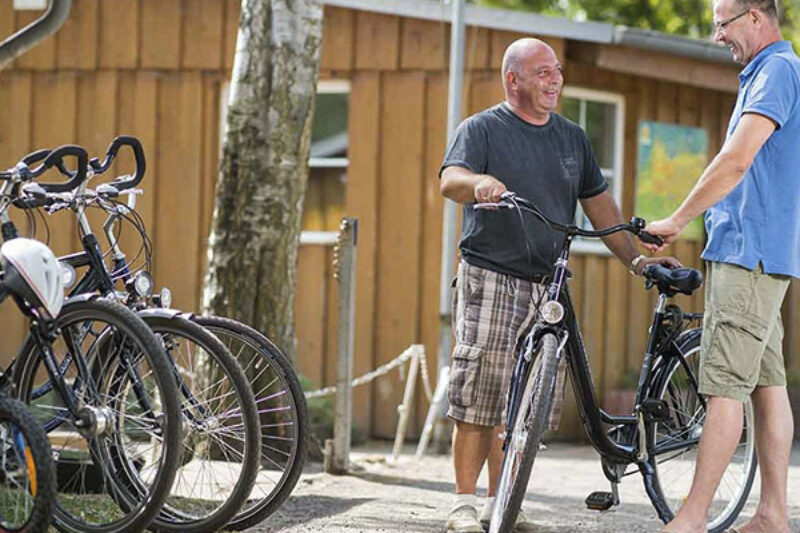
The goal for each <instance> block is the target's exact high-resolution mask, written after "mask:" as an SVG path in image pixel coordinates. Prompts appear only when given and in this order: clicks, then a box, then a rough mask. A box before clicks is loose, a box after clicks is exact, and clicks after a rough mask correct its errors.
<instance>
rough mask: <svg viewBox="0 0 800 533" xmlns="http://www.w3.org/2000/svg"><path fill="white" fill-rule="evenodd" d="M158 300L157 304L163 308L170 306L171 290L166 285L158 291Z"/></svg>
mask: <svg viewBox="0 0 800 533" xmlns="http://www.w3.org/2000/svg"><path fill="white" fill-rule="evenodd" d="M158 300H159V304H160V305H161V307H163V308H164V309H168V308H170V307H172V291H170V290H169V289H168V288H166V287H164V288H162V289H161V291H160V292H159V293H158Z"/></svg>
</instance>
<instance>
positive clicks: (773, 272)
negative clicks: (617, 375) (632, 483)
mask: <svg viewBox="0 0 800 533" xmlns="http://www.w3.org/2000/svg"><path fill="white" fill-rule="evenodd" d="M714 26H715V29H716V31H715V40H716V41H718V42H721V43H723V44H725V45H726V46H728V48H730V50H731V52H732V53H733V58H734V60H735V61H736V62H738V63H741V64H742V65H745V67H744V69H743V70H742V72H741V74H740V75H739V79H740V81H741V83H740V86H739V95H738V99H737V102H736V108H735V110H734V112H733V115H732V116H731V120H730V124H729V127H728V135H727V139H726V141H725V145H724V146H723V147H722V150H721V151H720V153H719V154H718V155H717V156H716V157H715V158H714V160H713V161H712V162H711V164H710V165H709V166H708V168H707V169H706V170H705V172H704V173H703V175H702V176H701V177H700V180H699V181H698V182H697V184H696V185H695V187H694V189H693V190H692V192H691V193H690V194H689V196H688V197H687V198H686V200H685V201H684V202H683V204H682V205H681V206H680V207H679V208H678V209H677V210H676V211H675V212H674V213H673V214H672V215H671V216H670V217H669V218H666V219H664V220H659V221H657V222H653V223H652V224H650V225H649V226H648V227H647V228H646V229H647V231H649V232H650V233H654V234H656V235H661V236H662V237H663V238H664V239H665V242H666V243H671V242H674V241H675V239H676V238H677V237H678V235H679V234H680V232H681V231H682V230H683V228H684V227H685V226H686V224H687V223H688V222H689V221H691V220H693V219H694V218H695V217H697V216H698V215H700V214H701V213H703V212H704V211H706V215H705V223H706V231H707V232H708V244H707V246H706V249H705V250H704V252H703V259H705V260H706V261H707V262H708V263H707V283H706V293H705V295H706V302H705V319H704V324H703V341H702V350H701V362H700V392H701V393H703V394H705V395H707V396H708V397H709V398H708V410H707V417H706V421H705V425H704V427H703V433H702V437H701V439H700V446H699V451H698V459H697V465H696V470H695V475H694V480H693V482H692V488H691V490H690V492H689V495H688V499H687V500H686V502H685V503H684V505H683V507H682V508H681V509H680V511H679V512H678V515H677V516H676V517H675V519H674V520H673V521H672V522H670V523H669V524H668V525H667V526H666V528H665V529H664V531H667V532H668V531H674V532H683V533H695V532H697V533H700V532H703V533H705V532H706V531H707V526H706V519H707V518H706V517H707V513H708V509H709V507H710V505H711V502H712V499H713V497H714V494H715V491H716V490H717V486H718V485H719V483H720V479H721V477H722V475H723V473H724V472H725V469H726V468H727V467H728V464H729V462H730V459H731V457H732V455H733V453H734V450H735V448H736V446H737V444H738V442H739V438H740V435H741V431H742V402H744V401H746V400H747V398H748V397H750V398H752V400H753V406H754V408H755V416H756V448H757V452H758V459H759V464H760V467H761V476H762V485H761V499H760V502H759V505H758V508H757V509H756V512H755V515H754V516H753V518H752V519H751V520H750V521H749V522H748V523H747V524H745V525H743V526H741V527H739V528H737V529H732V530H731V531H737V532H739V533H762V532H771V533H773V532H774V533H789V523H788V509H787V502H786V498H787V495H786V484H787V472H788V465H789V453H790V451H791V443H792V433H793V421H792V412H791V409H790V407H789V400H788V396H787V393H786V376H785V370H784V363H783V354H782V352H781V341H782V338H783V326H782V324H781V315H780V308H781V303H782V302H783V298H784V295H785V294H786V289H787V287H788V285H789V280H790V278H792V277H800V58H798V57H797V55H796V54H795V53H794V51H793V50H792V46H791V44H790V43H789V42H787V41H783V40H782V37H781V32H780V27H779V23H778V11H777V5H776V0H715V1H714ZM651 248H652V247H651Z"/></svg>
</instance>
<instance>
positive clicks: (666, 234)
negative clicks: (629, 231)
mask: <svg viewBox="0 0 800 533" xmlns="http://www.w3.org/2000/svg"><path fill="white" fill-rule="evenodd" d="M644 231H646V232H647V233H649V234H651V235H658V236H659V237H661V238H662V239H664V244H662V245H661V246H656V245H655V244H647V243H642V245H643V246H644V247H645V248H647V249H648V250H650V251H651V252H660V251H661V250H663V249H664V248H666V247H667V245H669V244H672V243H673V242H675V241H676V240H677V238H678V235H680V234H681V232H682V231H683V226H682V225H680V224H678V223H677V222H675V220H674V219H673V218H672V217H669V218H665V219H663V220H656V221H655V222H651V223H649V224H648V225H647V226H646V227H645V228H644ZM676 268H677V267H676Z"/></svg>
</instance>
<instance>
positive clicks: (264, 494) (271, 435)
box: [193, 316, 308, 530]
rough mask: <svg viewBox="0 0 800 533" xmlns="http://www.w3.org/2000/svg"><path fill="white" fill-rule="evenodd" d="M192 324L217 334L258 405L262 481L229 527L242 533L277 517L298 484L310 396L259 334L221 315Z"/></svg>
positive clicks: (288, 364) (287, 363)
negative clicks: (278, 510) (307, 397)
mask: <svg viewBox="0 0 800 533" xmlns="http://www.w3.org/2000/svg"><path fill="white" fill-rule="evenodd" d="M193 320H194V321H195V322H197V323H198V324H200V325H202V326H203V327H204V328H206V329H208V330H209V331H211V332H212V333H213V334H214V335H216V336H217V338H219V339H220V341H222V343H223V344H224V345H225V347H226V348H228V349H229V350H230V351H231V353H232V354H233V355H234V357H235V358H236V359H237V360H238V361H239V363H240V364H241V365H242V368H243V369H244V372H245V374H246V375H247V379H248V380H249V381H250V384H251V386H252V388H253V395H254V396H255V401H256V405H257V406H258V412H259V422H260V424H261V460H260V465H259V468H258V479H257V481H256V484H255V486H254V487H253V491H252V492H251V494H250V498H249V499H248V501H247V503H246V504H245V505H244V506H243V507H242V509H241V510H240V511H239V512H238V514H237V515H236V516H235V517H234V518H233V519H232V520H231V521H230V522H229V523H228V525H227V529H232V530H242V529H246V528H248V527H250V526H253V525H255V524H258V523H259V522H262V521H263V520H264V519H266V518H267V517H268V516H270V515H271V514H272V513H274V512H275V511H276V510H277V509H278V508H279V507H280V506H281V504H282V503H283V502H284V501H285V500H286V498H288V497H289V495H290V494H291V492H292V490H293V489H294V487H295V485H296V484H297V480H298V479H299V477H300V473H301V472H302V470H303V465H304V463H305V458H306V451H307V447H308V441H307V440H306V439H307V435H308V429H307V428H308V414H307V410H306V401H305V396H304V394H303V389H302V387H301V386H300V381H299V380H298V379H297V374H296V373H295V370H294V367H293V366H292V364H291V362H290V361H289V360H288V359H287V357H286V356H285V355H284V354H283V353H282V352H281V351H280V350H279V349H278V348H277V347H276V346H275V345H274V344H273V343H272V342H271V341H270V340H269V339H268V338H267V337H265V336H264V335H262V334H261V333H260V332H258V331H257V330H255V329H253V328H251V327H249V326H247V325H245V324H242V323H241V322H237V321H235V320H230V319H227V318H222V317H216V316H195V317H193Z"/></svg>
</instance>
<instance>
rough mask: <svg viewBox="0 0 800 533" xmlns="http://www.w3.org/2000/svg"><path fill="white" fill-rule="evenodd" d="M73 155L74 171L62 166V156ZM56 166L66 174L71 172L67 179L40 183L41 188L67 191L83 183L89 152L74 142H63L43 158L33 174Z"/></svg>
mask: <svg viewBox="0 0 800 533" xmlns="http://www.w3.org/2000/svg"><path fill="white" fill-rule="evenodd" d="M70 156H72V157H75V158H76V159H77V160H78V167H77V169H76V171H75V172H74V173H73V172H70V171H68V170H67V169H66V167H65V166H64V162H63V159H64V157H70ZM54 166H56V167H58V169H59V170H60V171H62V172H65V173H67V174H71V175H72V176H71V177H70V179H69V181H66V182H64V183H40V185H41V186H42V188H43V189H44V190H45V191H47V192H67V191H71V190H73V189H75V188H76V187H78V185H80V184H81V183H83V180H85V179H86V174H87V171H88V166H89V154H87V153H86V150H84V149H83V148H82V147H80V146H78V145H76V144H65V145H64V146H59V147H58V148H56V149H55V150H53V151H52V152H50V154H49V155H48V156H47V157H46V158H45V160H44V163H42V166H41V167H40V169H37V170H36V171H35V172H34V176H40V175H41V174H43V173H44V171H45V170H47V169H49V168H52V167H54Z"/></svg>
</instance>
